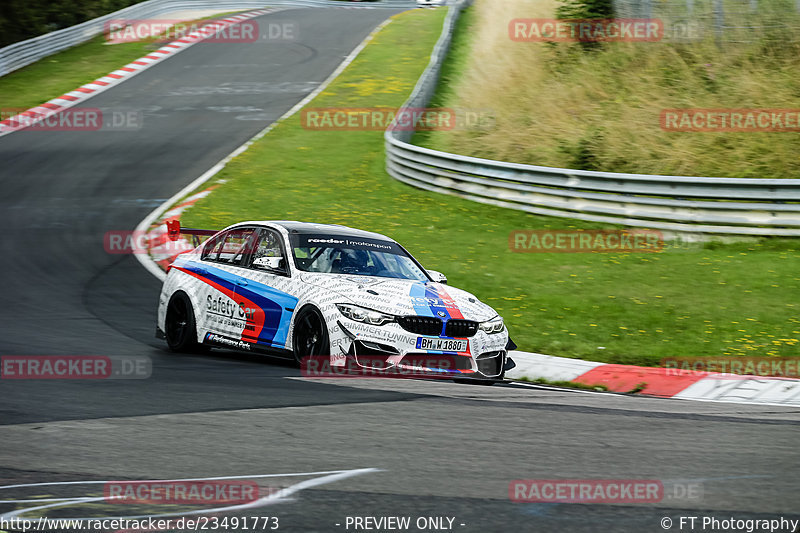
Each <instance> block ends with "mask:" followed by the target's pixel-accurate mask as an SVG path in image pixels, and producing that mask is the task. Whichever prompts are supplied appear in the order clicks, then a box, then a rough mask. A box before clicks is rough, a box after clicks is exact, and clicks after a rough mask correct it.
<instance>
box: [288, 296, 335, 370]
mask: <svg viewBox="0 0 800 533" xmlns="http://www.w3.org/2000/svg"><path fill="white" fill-rule="evenodd" d="M292 348H293V351H294V359H295V361H296V362H297V364H298V365H301V364H302V361H303V358H304V357H309V356H326V355H330V351H331V348H330V341H329V336H328V327H327V326H326V325H325V318H324V317H323V316H322V313H320V312H319V310H318V309H317V308H316V307H312V306H308V307H304V308H303V309H301V310H300V312H299V313H298V314H297V318H296V319H295V321H294V329H293V333H292Z"/></svg>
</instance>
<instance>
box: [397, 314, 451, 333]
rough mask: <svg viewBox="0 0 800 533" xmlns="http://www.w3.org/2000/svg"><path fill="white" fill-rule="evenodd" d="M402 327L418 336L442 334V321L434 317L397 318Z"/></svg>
mask: <svg viewBox="0 0 800 533" xmlns="http://www.w3.org/2000/svg"><path fill="white" fill-rule="evenodd" d="M397 323H398V324H400V327H401V328H403V329H404V330H406V331H410V332H411V333H416V334H417V335H436V336H439V335H441V334H442V321H441V320H439V319H438V318H434V317H432V316H401V317H397Z"/></svg>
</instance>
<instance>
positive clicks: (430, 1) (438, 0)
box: [417, 0, 447, 7]
mask: <svg viewBox="0 0 800 533" xmlns="http://www.w3.org/2000/svg"><path fill="white" fill-rule="evenodd" d="M446 3H447V0H417V7H427V6H430V7H436V6H443V5H445V4H446Z"/></svg>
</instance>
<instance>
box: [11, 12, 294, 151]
mask: <svg viewBox="0 0 800 533" xmlns="http://www.w3.org/2000/svg"><path fill="white" fill-rule="evenodd" d="M286 9H291V8H289V7H281V8H270V9H259V10H255V11H250V12H248V13H245V14H244V15H242V16H246V17H247V18H248V19H252V18H257V17H261V16H263V15H266V14H270V13H277V12H279V11H284V10H286ZM224 27H225V26H223V25H220V27H219V29H218V30H215V31H213V32H211V33H206V32H205V31H201V30H195V31H193V32H192V33H190V34H189V35H188V36H187V37H186V38H189V37H191V40H190V41H188V42H177V41H175V42H172V43H169V44H166V45H164V46H162V47H161V48H159V49H158V50H156V51H154V52H149V53H147V54H145V56H142V57H140V58H138V59H134V60H133V61H131V62H130V63H128V64H127V65H125V66H123V67H121V68H119V69H117V70H115V71H113V72H111V73H110V74H114V75H116V76H120V77H119V78H113V77H109V75H108V74H106V75H105V76H103V77H102V78H99V79H100V80H101V81H105V82H107V83H108V85H98V86H97V88H95V85H94V81H97V80H94V81H92V82H89V83H86V84H84V85H81V86H80V87H78V89H75V90H72V91H70V92H67V93H64V94H63V95H60V96H57V97H55V98H53V99H51V100H48V101H47V102H45V104H57V105H58V106H59V108H58V109H48V108H43V109H44V110H45V111H46V112H45V113H44V115H42V117H41V118H44V117H45V116H52V115H55V114H58V113H61V112H62V111H64V110H65V109H68V108H70V107H73V106H75V105H77V104H81V103H83V102H85V101H86V100H89V99H90V98H92V97H93V96H96V95H98V94H100V93H102V92H103V91H107V90H108V89H110V88H112V87H116V86H117V85H119V84H120V83H122V82H124V81H126V80H129V79H131V78H132V77H134V76H136V75H137V74H139V73H140V72H143V71H145V70H147V69H148V68H150V67H152V66H153V65H155V64H158V63H160V62H162V61H166V60H167V59H169V58H170V57H173V56H174V55H175V54H177V53H178V52H181V51H183V50H185V49H186V48H188V47H190V46H193V45H195V44H197V43H201V42H203V41H204V40H205V39H207V38H208V37H210V36H211V35H213V34H215V33H217V31H219V30H221V29H223V28H224ZM155 53H161V54H163V55H162V57H159V58H157V59H152V58H147V57H146V56H148V55H152V54H155ZM137 62H139V63H145V64H143V65H142V64H138V63H137ZM123 69H131V70H123ZM79 89H91V92H88V93H87V92H83V91H80V90H79ZM64 95H66V96H73V97H75V98H76V99H75V100H67V99H63V98H61V96H64ZM38 107H41V106H37V108H38ZM32 109H36V108H31V109H28V110H26V111H23V112H21V113H18V114H17V115H15V116H20V115H25V114H26V113H29V112H30V111H31V110H32ZM41 118H40V119H39V120H36V121H32V122H31V124H35V123H36V122H39V121H40V120H41ZM13 120H14V117H9V118H8V119H4V120H3V121H0V137H2V136H4V135H9V134H11V133H14V132H15V131H21V130H23V129H25V128H20V127H14V126H11V127H9V129H4V128H5V126H4V125H3V124H2V122H7V121H13ZM27 127H28V126H26V128H27Z"/></svg>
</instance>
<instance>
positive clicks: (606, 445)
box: [0, 8, 800, 531]
mask: <svg viewBox="0 0 800 533" xmlns="http://www.w3.org/2000/svg"><path fill="white" fill-rule="evenodd" d="M395 12H396V11H393V10H383V9H367V10H346V9H324V8H319V9H318V8H315V9H296V10H286V11H281V12H278V13H273V14H270V15H267V16H266V17H264V18H263V19H260V20H259V22H266V21H273V22H280V21H288V22H296V23H298V24H299V30H300V31H299V34H298V35H299V39H298V40H297V41H295V42H283V43H274V42H273V43H254V44H220V43H203V44H198V45H196V46H194V47H191V48H189V49H188V50H186V51H183V52H181V53H180V54H178V55H176V56H175V57H173V58H171V59H169V60H166V61H164V62H163V63H161V64H159V65H156V66H154V67H152V68H150V69H148V70H147V71H145V72H143V73H141V74H139V75H138V76H136V77H134V78H132V79H131V80H128V81H126V82H125V83H123V84H122V85H120V86H118V87H115V88H113V89H111V90H109V91H106V92H104V93H102V94H100V95H98V96H96V97H94V98H92V99H91V100H89V101H88V102H87V104H86V105H87V106H91V107H99V108H104V109H106V108H107V109H122V108H129V109H136V110H144V122H143V127H142V128H141V129H138V130H134V131H121V132H105V131H101V132H17V133H14V134H11V135H7V136H5V137H3V138H0V162H2V164H1V165H0V227H1V228H2V231H3V235H4V237H3V239H2V241H0V242H2V245H1V246H2V248H0V272H1V273H2V276H3V281H4V284H3V287H2V294H3V298H2V305H0V324H1V325H0V353H2V354H5V355H8V354H14V355H78V354H79V355H84V354H89V355H91V354H98V355H105V354H108V355H146V356H148V357H150V358H151V359H152V362H153V374H152V377H151V378H149V379H144V380H112V381H103V380H99V381H60V380H54V381H10V380H1V381H0V465H2V467H0V484H2V485H9V484H14V483H42V482H48V481H75V480H105V479H164V478H189V477H205V476H231V475H256V474H286V473H292V472H315V471H330V470H350V469H360V468H375V469H378V470H377V471H373V472H369V473H363V474H361V475H357V476H353V477H349V478H347V479H342V480H339V481H336V482H332V483H330V484H326V485H322V486H318V487H313V488H309V489H307V490H304V491H302V492H299V493H297V494H295V496H294V498H293V499H292V500H291V501H287V502H280V503H278V504H275V505H272V506H269V507H266V508H263V509H262V510H260V511H259V512H258V513H257V514H260V515H266V514H271V515H274V516H279V517H280V530H288V531H347V530H348V529H346V528H345V517H346V516H365V515H371V516H381V515H392V516H402V515H405V516H410V517H412V524H413V523H414V521H415V520H416V519H417V518H418V517H420V516H448V517H455V520H454V525H453V529H455V530H457V531H664V530H665V529H663V528H662V526H661V519H662V517H671V518H672V519H673V520H674V523H673V527H672V529H671V530H672V531H678V530H679V528H678V520H679V517H680V516H699V517H702V516H712V515H713V516H716V517H718V518H729V517H731V516H732V517H735V518H768V519H773V518H777V517H780V516H783V517H793V518H795V519H798V518H800V510H799V509H798V506H797V499H796V496H797V494H798V488H800V482H798V481H797V480H798V479H799V478H800V454H798V451H797V435H798V429H800V414H799V412H798V410H797V409H790V408H779V407H769V406H761V407H753V406H743V405H734V404H713V403H696V402H681V401H674V400H658V399H648V398H639V397H629V396H619V395H607V394H591V393H583V392H572V391H560V390H555V389H548V388H532V387H526V386H511V385H509V386H495V387H491V388H484V387H471V386H465V385H457V384H452V383H446V382H432V381H400V380H367V379H353V380H343V379H339V380H328V381H320V380H317V381H314V380H307V379H302V378H300V377H299V375H298V371H297V370H295V369H293V368H291V367H290V366H287V365H286V364H283V363H280V362H277V361H270V360H264V359H261V358H256V357H252V356H247V355H237V354H232V353H225V352H222V351H215V352H214V353H213V354H211V355H208V356H176V355H173V354H170V353H168V352H166V351H165V350H164V346H163V344H162V343H161V342H160V341H158V340H156V339H155V338H154V337H153V332H154V320H155V316H154V314H155V306H156V299H157V295H158V290H159V282H158V281H157V280H155V279H154V278H153V277H152V276H151V275H150V274H149V273H147V272H146V271H145V270H144V269H143V268H142V267H141V265H140V264H139V263H138V261H136V259H135V258H133V257H132V256H129V255H110V254H108V253H106V252H105V250H104V248H103V235H104V234H105V232H107V231H111V230H128V229H132V228H133V227H135V226H136V224H137V223H138V222H139V221H140V220H141V219H142V218H143V217H144V216H145V215H146V214H147V213H148V212H149V211H150V210H151V209H152V208H154V207H155V206H156V205H158V204H160V203H161V202H162V201H163V200H164V199H166V198H168V197H169V196H171V195H172V194H174V193H175V192H176V191H177V190H178V189H180V188H181V187H183V186H184V185H186V184H187V183H189V182H191V181H192V179H194V178H196V177H197V176H199V175H200V174H202V173H203V172H204V171H205V170H207V169H208V168H209V167H211V166H212V165H213V164H214V163H216V162H217V161H219V160H220V159H221V158H222V157H224V156H225V155H227V154H228V153H229V152H230V151H231V150H232V149H233V148H235V147H236V146H238V145H240V144H241V143H242V142H244V141H245V140H247V139H248V138H249V137H250V136H252V135H253V134H254V133H256V132H257V131H259V130H261V129H262V128H263V127H264V126H265V125H267V124H269V123H270V122H272V121H274V120H275V119H276V118H278V117H279V116H280V115H282V114H283V113H284V112H285V111H286V110H288V109H289V108H291V107H292V106H293V105H294V104H295V103H297V102H298V101H299V100H300V99H302V98H303V96H305V94H307V93H309V92H310V91H312V90H313V89H314V88H315V87H316V84H318V83H320V82H321V81H322V80H324V79H325V78H326V77H327V76H328V75H329V74H330V73H331V72H332V71H333V70H334V69H335V68H336V66H337V65H338V63H339V62H340V61H341V60H342V59H343V57H344V56H346V55H347V54H348V53H349V52H350V51H351V50H352V49H353V48H354V47H355V46H356V45H357V44H358V43H359V42H360V41H361V40H362V39H363V38H364V37H365V36H366V35H367V34H368V33H369V32H370V31H371V29H373V28H374V27H375V26H376V25H378V24H379V23H380V22H381V21H382V20H384V19H385V18H386V17H388V16H389V15H391V14H393V13H395ZM243 119H247V120H243ZM286 179H291V178H290V177H286ZM258 194H269V192H268V190H265V191H259V192H258ZM231 209H232V210H235V206H231ZM264 218H270V215H269V213H265V214H264ZM514 479H657V480H662V481H663V482H664V483H665V486H668V487H674V486H678V487H682V486H687V487H688V486H693V487H701V490H700V493H699V494H697V493H696V494H694V495H693V496H692V497H686V496H682V495H680V494H676V493H670V494H666V495H665V499H664V501H662V502H659V503H651V504H569V503H558V504H556V503H539V504H531V503H528V504H523V503H512V502H511V501H509V498H508V486H509V482H510V481H511V480H514ZM84 489H86V488H85V487H84V488H83V489H81V490H84ZM62 490H64V489H63V487H49V488H47V489H43V490H38V489H36V488H33V489H25V490H22V489H17V490H11V491H9V490H4V491H2V493H0V499H2V498H12V497H13V498H19V497H21V496H24V495H33V496H39V497H41V496H42V495H43V494H60V492H59V491H62ZM84 492H85V493H86V492H88V489H86V490H84ZM11 508H13V505H9V504H0V511H2V512H6V511H9V510H10V509H11ZM157 511H158V510H157V509H155V510H154V512H157ZM76 512H77V511H76ZM67 514H69V513H67V512H66V511H64V512H62V515H67ZM248 514H253V513H252V512H250V513H248ZM337 523H338V524H341V525H339V526H337V525H336V524H337ZM462 524H463V525H462ZM349 530H350V531H353V530H354V529H353V528H352V527H351V528H350V529H349ZM411 530H416V529H415V527H412V529H411ZM682 530H683V531H688V530H689V529H688V527H687V526H684V528H683V529H682ZM699 530H701V529H699V525H698V527H696V528H695V529H694V531H699ZM704 530H705V531H709V530H710V529H704Z"/></svg>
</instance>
